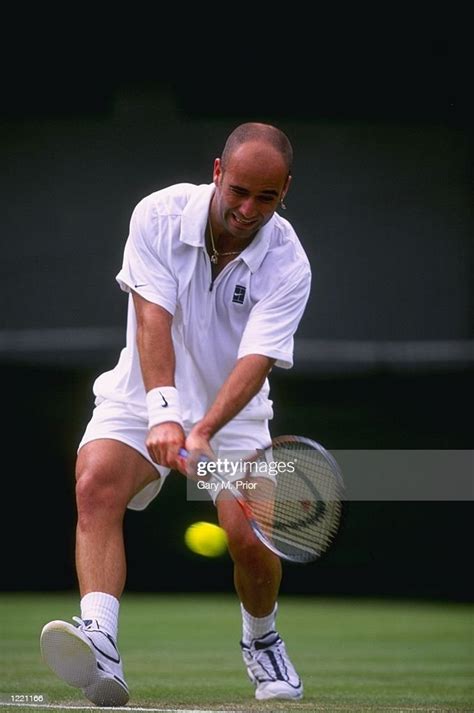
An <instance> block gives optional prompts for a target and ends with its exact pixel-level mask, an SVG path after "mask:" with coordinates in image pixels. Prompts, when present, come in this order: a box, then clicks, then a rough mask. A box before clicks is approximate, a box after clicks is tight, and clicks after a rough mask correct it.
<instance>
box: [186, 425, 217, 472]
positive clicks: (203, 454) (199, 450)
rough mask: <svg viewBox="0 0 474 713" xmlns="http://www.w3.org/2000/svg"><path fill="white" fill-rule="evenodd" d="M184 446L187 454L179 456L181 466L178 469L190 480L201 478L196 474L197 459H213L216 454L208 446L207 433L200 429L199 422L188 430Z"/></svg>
mask: <svg viewBox="0 0 474 713" xmlns="http://www.w3.org/2000/svg"><path fill="white" fill-rule="evenodd" d="M184 447H185V449H186V450H187V452H188V456H187V457H186V458H181V457H180V461H181V462H180V466H181V467H180V468H179V470H180V471H181V473H184V475H186V477H188V478H190V479H191V480H202V478H200V477H199V476H197V475H196V473H197V467H198V463H199V461H200V460H202V459H203V458H207V459H208V460H215V458H216V454H215V453H214V451H213V450H212V448H211V446H210V443H209V437H208V435H207V433H204V432H203V431H202V430H201V428H200V424H197V425H196V426H195V427H194V428H193V430H192V431H191V432H190V434H189V436H188V437H187V438H186V443H185V446H184Z"/></svg>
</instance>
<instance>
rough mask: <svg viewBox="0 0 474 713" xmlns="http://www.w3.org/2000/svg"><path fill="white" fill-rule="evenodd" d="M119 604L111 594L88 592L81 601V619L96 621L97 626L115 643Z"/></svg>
mask: <svg viewBox="0 0 474 713" xmlns="http://www.w3.org/2000/svg"><path fill="white" fill-rule="evenodd" d="M119 607H120V602H119V600H118V599H116V598H115V597H113V596H112V595H111V594H105V593H104V592H89V593H88V594H85V595H84V596H83V597H82V599H81V619H84V620H86V619H96V620H97V621H98V623H99V626H100V627H101V628H102V629H105V631H106V632H107V633H108V634H110V636H112V637H113V639H114V641H117V632H118V615H119Z"/></svg>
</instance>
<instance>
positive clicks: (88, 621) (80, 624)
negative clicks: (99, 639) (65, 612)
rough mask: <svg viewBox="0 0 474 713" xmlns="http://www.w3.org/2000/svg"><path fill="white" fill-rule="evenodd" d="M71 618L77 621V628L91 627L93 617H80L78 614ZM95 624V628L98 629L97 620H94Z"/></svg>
mask: <svg viewBox="0 0 474 713" xmlns="http://www.w3.org/2000/svg"><path fill="white" fill-rule="evenodd" d="M72 620H73V621H75V622H76V623H77V626H78V628H79V629H91V628H92V625H93V623H94V620H93V619H81V617H80V616H73V617H72ZM95 624H96V628H97V629H98V628H99V625H98V624H97V622H95Z"/></svg>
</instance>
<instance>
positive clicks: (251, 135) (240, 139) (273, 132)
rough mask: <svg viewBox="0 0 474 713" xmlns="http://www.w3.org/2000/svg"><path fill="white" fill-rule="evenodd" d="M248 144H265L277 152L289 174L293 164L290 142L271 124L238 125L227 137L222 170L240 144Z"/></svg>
mask: <svg viewBox="0 0 474 713" xmlns="http://www.w3.org/2000/svg"><path fill="white" fill-rule="evenodd" d="M249 142H253V143H261V144H267V145H268V146H271V147H272V148H273V149H275V151H277V152H278V153H279V154H280V156H281V157H282V159H283V161H284V163H285V165H286V167H287V171H288V174H291V166H292V163H293V148H292V146H291V143H290V140H289V139H288V137H287V136H286V134H284V133H283V131H281V130H280V129H277V128H276V126H272V125H271V124H260V123H257V122H248V123H246V124H240V126H237V128H236V129H234V131H233V132H232V133H231V134H230V136H229V137H228V139H227V141H226V144H225V146H224V150H223V152H222V158H221V162H222V169H223V170H225V169H226V167H227V164H228V162H229V159H230V157H231V156H232V155H233V153H234V152H235V151H236V150H237V149H238V148H239V147H240V146H242V144H246V143H249Z"/></svg>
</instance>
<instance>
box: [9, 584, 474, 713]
mask: <svg viewBox="0 0 474 713" xmlns="http://www.w3.org/2000/svg"><path fill="white" fill-rule="evenodd" d="M77 604H78V600H77V597H76V596H75V595H73V594H3V595H0V621H1V627H2V629H1V642H0V647H1V648H0V682H1V683H0V691H1V693H2V700H3V701H5V700H6V696H7V695H10V694H12V693H28V694H43V695H45V696H47V698H48V699H49V702H50V703H52V704H75V705H82V704H86V703H87V702H86V701H85V699H83V698H82V697H81V696H80V693H79V691H78V690H77V689H74V688H71V687H69V686H67V685H65V684H63V683H62V682H61V681H60V680H58V679H57V678H56V677H55V676H54V674H52V673H51V672H50V671H49V669H48V668H46V667H45V665H44V664H43V662H42V661H41V658H40V653H39V643H38V640H39V632H40V630H41V627H42V626H43V624H45V623H46V622H47V621H49V620H51V619H65V620H70V619H71V617H72V616H73V615H75V614H78V608H77ZM472 623H473V619H472V608H471V607H470V606H469V605H467V604H456V603H446V604H444V603H424V602H400V601H398V602H391V601H378V600H350V599H346V600H338V599H334V600H330V599H321V598H301V599H300V598H297V597H288V596H287V597H283V596H282V597H281V598H280V610H279V615H278V626H279V630H280V633H281V635H282V636H283V638H284V639H285V641H286V644H287V648H288V651H289V653H290V655H291V658H292V660H293V662H294V664H295V666H296V668H297V670H298V672H299V673H300V675H301V676H302V678H303V681H304V685H305V697H304V700H303V701H302V702H300V703H291V704H288V703H285V702H278V703H276V702H275V703H258V702H257V701H255V699H254V697H253V688H252V686H251V684H250V683H249V681H248V679H247V676H246V673H245V670H244V668H243V664H242V661H241V657H240V650H239V646H238V641H239V638H240V611H239V608H238V605H237V600H236V598H235V597H234V596H232V595H228V596H227V595H214V596H209V595H167V596H162V595H140V594H126V595H125V596H124V598H123V601H122V614H121V626H120V634H119V644H120V649H121V652H122V655H123V657H124V661H125V673H126V678H127V682H128V684H129V686H130V689H131V700H130V704H129V705H130V706H149V707H156V708H180V707H183V708H193V709H197V708H207V709H213V710H238V711H262V713H270V711H275V712H276V711H289V710H291V711H302V712H303V711H304V713H307V712H308V711H350V712H351V713H352V712H354V713H356V712H357V711H387V712H388V711H410V710H411V711H426V712H428V711H473V710H474V694H473V687H472V683H473V627H472ZM0 709H2V705H0ZM4 710H15V711H20V710H27V709H26V708H24V709H23V708H15V709H12V708H10V709H8V708H7V707H6V706H5V707H4ZM29 710H31V708H30V709H29Z"/></svg>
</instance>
